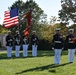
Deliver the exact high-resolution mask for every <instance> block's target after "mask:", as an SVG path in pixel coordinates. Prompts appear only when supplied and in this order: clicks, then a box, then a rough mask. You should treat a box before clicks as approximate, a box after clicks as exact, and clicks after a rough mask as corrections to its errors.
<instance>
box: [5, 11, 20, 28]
mask: <svg viewBox="0 0 76 75" xmlns="http://www.w3.org/2000/svg"><path fill="white" fill-rule="evenodd" d="M18 23H19V20H18V16H15V17H12V18H10V11H5V12H4V26H5V27H6V28H10V27H12V26H17V25H18Z"/></svg>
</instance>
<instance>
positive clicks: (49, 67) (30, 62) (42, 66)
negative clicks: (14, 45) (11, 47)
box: [0, 50, 76, 75]
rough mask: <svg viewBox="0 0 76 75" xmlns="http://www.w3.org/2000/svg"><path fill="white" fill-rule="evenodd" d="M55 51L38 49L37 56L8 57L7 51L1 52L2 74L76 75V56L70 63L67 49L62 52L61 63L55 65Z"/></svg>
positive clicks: (0, 73) (0, 74)
mask: <svg viewBox="0 0 76 75" xmlns="http://www.w3.org/2000/svg"><path fill="white" fill-rule="evenodd" d="M53 62H54V53H53V51H47V50H45V51H38V56H37V57H32V56H31V51H29V55H28V57H27V58H23V57H22V52H20V57H19V58H16V57H15V56H14V51H13V57H12V58H7V57H6V52H4V51H3V52H0V75H76V57H75V60H74V63H72V64H70V63H68V55H67V51H63V52H62V56H61V64H60V65H54V64H53Z"/></svg>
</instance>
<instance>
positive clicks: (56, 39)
mask: <svg viewBox="0 0 76 75" xmlns="http://www.w3.org/2000/svg"><path fill="white" fill-rule="evenodd" d="M52 46H53V47H54V49H62V48H63V38H62V35H60V34H55V35H54V36H53V40H52Z"/></svg>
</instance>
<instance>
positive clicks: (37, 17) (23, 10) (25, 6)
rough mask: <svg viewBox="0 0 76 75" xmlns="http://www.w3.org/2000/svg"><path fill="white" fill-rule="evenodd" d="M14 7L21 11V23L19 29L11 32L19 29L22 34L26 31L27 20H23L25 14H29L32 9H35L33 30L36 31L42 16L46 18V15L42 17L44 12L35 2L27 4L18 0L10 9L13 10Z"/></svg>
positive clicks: (15, 28) (14, 28) (33, 12)
mask: <svg viewBox="0 0 76 75" xmlns="http://www.w3.org/2000/svg"><path fill="white" fill-rule="evenodd" d="M14 7H18V9H19V22H20V23H19V25H18V26H17V27H13V28H11V30H17V29H19V31H20V32H22V31H23V30H25V28H26V20H25V19H24V20H22V19H21V18H22V16H23V14H25V13H27V12H28V11H29V10H30V8H32V9H33V11H32V23H31V30H35V27H36V25H37V24H38V23H39V21H40V19H41V16H44V15H42V14H44V13H43V10H42V9H41V8H40V7H39V6H38V5H37V3H35V1H30V0H29V1H28V0H27V2H23V1H22V0H18V1H16V2H15V3H13V5H12V6H11V7H10V9H12V8H14Z"/></svg>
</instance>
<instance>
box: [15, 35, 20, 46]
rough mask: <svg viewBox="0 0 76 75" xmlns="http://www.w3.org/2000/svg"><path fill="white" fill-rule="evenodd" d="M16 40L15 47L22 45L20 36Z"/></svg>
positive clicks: (16, 36)
mask: <svg viewBox="0 0 76 75" xmlns="http://www.w3.org/2000/svg"><path fill="white" fill-rule="evenodd" d="M14 39H15V45H20V44H21V38H20V35H19V34H17V35H15V36H14Z"/></svg>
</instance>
